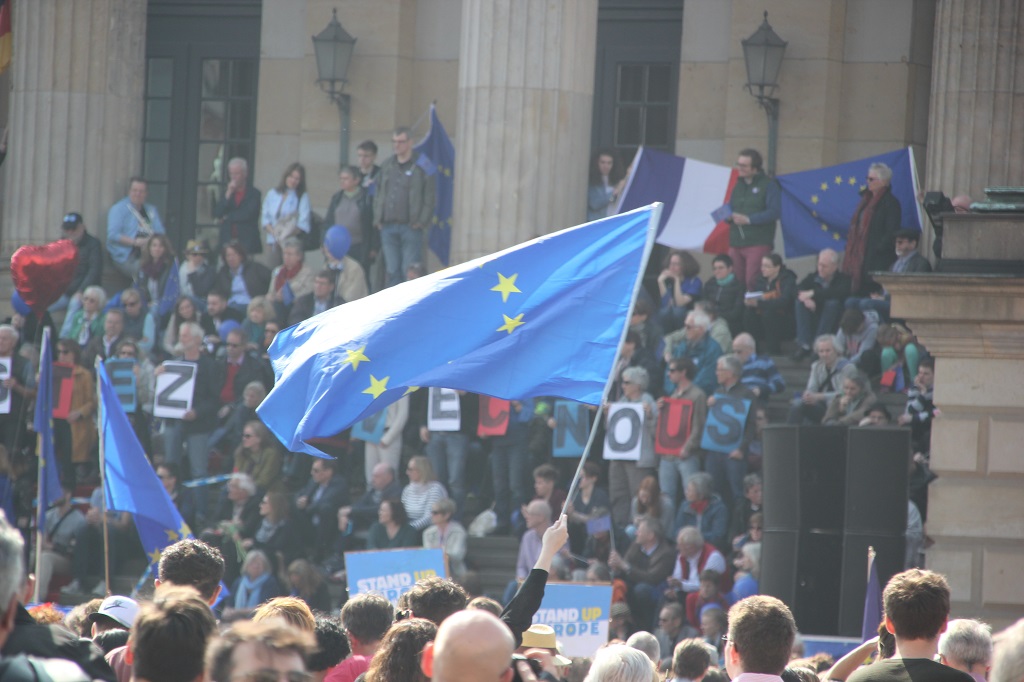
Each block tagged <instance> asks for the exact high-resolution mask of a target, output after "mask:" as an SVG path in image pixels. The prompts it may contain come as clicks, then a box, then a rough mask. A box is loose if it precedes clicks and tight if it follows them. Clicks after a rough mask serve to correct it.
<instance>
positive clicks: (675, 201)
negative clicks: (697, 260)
mask: <svg viewBox="0 0 1024 682" xmlns="http://www.w3.org/2000/svg"><path fill="white" fill-rule="evenodd" d="M735 183H736V172H735V171H734V170H733V169H732V168H729V167H728V166H719V165H717V164H713V163H706V162H704V161H698V160H697V159H687V158H683V157H681V156H673V155H672V154H666V153H665V152H659V151H655V150H653V149H644V148H643V147H641V148H640V149H639V150H638V151H637V153H636V157H635V158H634V159H633V173H632V175H631V176H630V179H629V182H628V184H627V185H626V191H625V192H623V193H622V199H621V201H620V202H619V212H620V213H624V212H626V211H630V210H632V209H634V208H640V207H641V206H647V205H650V204H651V203H653V202H655V201H660V202H662V203H663V204H665V207H664V209H662V212H661V225H659V227H658V240H657V241H658V243H659V244H664V245H665V246H668V247H671V248H674V249H690V250H694V251H703V252H705V253H725V252H726V251H728V250H729V224H728V223H727V222H724V221H723V222H720V223H717V224H716V223H715V220H714V218H712V217H711V213H712V212H713V211H715V210H717V209H718V208H720V207H721V206H722V204H724V203H726V202H727V201H729V196H730V195H731V194H732V188H733V185H734V184H735Z"/></svg>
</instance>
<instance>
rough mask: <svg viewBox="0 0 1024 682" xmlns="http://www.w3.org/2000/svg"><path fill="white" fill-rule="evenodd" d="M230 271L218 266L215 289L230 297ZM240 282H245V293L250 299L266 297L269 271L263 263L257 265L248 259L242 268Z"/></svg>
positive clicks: (225, 267) (223, 266) (268, 285)
mask: <svg viewBox="0 0 1024 682" xmlns="http://www.w3.org/2000/svg"><path fill="white" fill-rule="evenodd" d="M231 280H232V277H231V271H230V270H228V266H226V265H222V266H220V270H218V271H217V284H216V287H217V288H218V289H220V290H221V291H223V292H224V293H225V294H227V295H228V298H230V297H231ZM242 281H243V282H245V291H246V293H248V294H249V297H250V298H255V297H257V296H266V295H267V289H269V288H270V270H268V269H267V266H266V265H264V264H263V263H257V262H256V261H254V260H253V259H251V258H249V259H247V260H246V261H245V264H244V265H243V266H242Z"/></svg>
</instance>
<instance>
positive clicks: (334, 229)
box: [324, 225, 352, 260]
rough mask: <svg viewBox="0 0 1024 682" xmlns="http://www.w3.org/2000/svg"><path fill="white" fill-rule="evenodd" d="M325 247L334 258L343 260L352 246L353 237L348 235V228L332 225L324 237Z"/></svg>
mask: <svg viewBox="0 0 1024 682" xmlns="http://www.w3.org/2000/svg"><path fill="white" fill-rule="evenodd" d="M324 246H326V247H327V253H329V254H331V257H332V258H334V259H336V260H341V259H342V258H344V257H345V254H347V253H348V250H349V247H351V246H352V235H350V234H349V233H348V228H347V227H344V226H342V225H332V226H331V227H330V228H329V229H328V230H327V233H326V234H325V235H324Z"/></svg>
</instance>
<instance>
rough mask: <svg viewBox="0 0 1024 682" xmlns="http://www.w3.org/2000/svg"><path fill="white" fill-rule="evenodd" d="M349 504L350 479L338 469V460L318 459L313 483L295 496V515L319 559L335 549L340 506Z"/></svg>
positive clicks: (310, 476)
mask: <svg viewBox="0 0 1024 682" xmlns="http://www.w3.org/2000/svg"><path fill="white" fill-rule="evenodd" d="M348 503H349V498H348V482H347V481H345V479H344V478H343V477H342V476H341V474H340V473H338V472H337V469H336V465H335V462H334V460H332V459H320V458H314V460H313V466H312V467H310V469H309V482H308V483H306V485H305V486H303V488H302V490H300V491H299V492H298V493H297V494H296V495H295V511H296V513H295V516H296V520H297V521H298V522H299V523H300V524H301V526H302V528H303V530H304V531H305V532H306V536H307V539H308V541H309V542H310V547H311V550H312V554H313V556H314V557H315V558H316V559H318V560H319V559H322V558H323V557H325V556H327V555H328V554H330V553H331V550H332V549H333V548H334V541H335V538H336V536H337V534H338V521H337V519H338V509H340V508H341V507H343V506H346V505H348Z"/></svg>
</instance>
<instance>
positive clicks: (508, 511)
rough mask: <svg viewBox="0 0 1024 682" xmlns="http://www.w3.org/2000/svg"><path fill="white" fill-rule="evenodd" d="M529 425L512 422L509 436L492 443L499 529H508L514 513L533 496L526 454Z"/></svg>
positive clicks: (509, 426) (492, 465) (493, 440)
mask: <svg viewBox="0 0 1024 682" xmlns="http://www.w3.org/2000/svg"><path fill="white" fill-rule="evenodd" d="M527 433H528V432H527V425H526V424H525V423H521V422H520V423H514V422H510V423H509V425H508V433H506V434H505V435H504V436H494V437H492V438H491V439H490V441H491V481H492V482H493V484H494V513H495V514H496V515H497V516H498V528H499V529H504V528H508V526H509V524H510V523H511V515H512V512H513V511H514V510H517V509H519V507H520V506H521V505H523V504H525V503H526V501H527V500H529V499H531V498H532V497H533V495H532V494H531V493H532V492H533V490H532V488H531V487H530V484H531V482H532V481H531V479H530V454H529V453H528V452H527V450H526V436H527Z"/></svg>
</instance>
